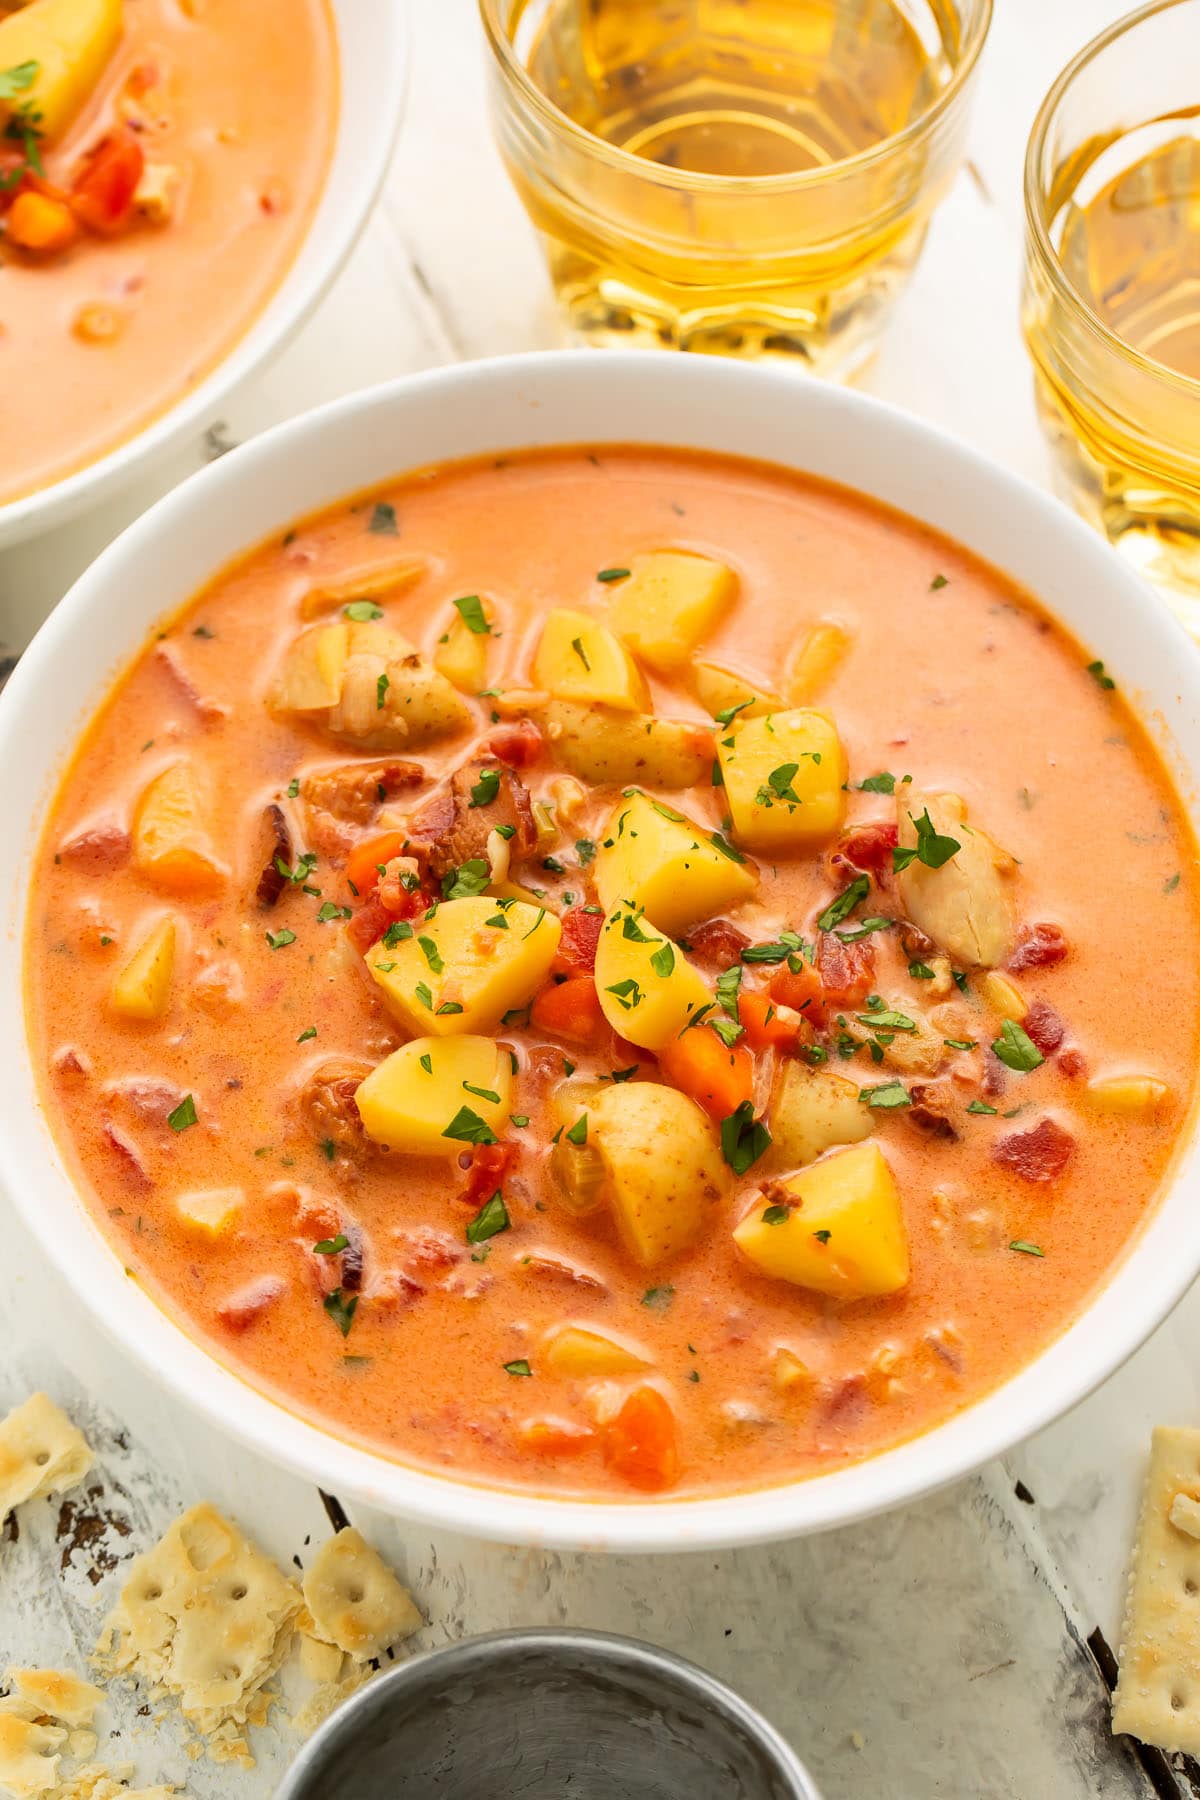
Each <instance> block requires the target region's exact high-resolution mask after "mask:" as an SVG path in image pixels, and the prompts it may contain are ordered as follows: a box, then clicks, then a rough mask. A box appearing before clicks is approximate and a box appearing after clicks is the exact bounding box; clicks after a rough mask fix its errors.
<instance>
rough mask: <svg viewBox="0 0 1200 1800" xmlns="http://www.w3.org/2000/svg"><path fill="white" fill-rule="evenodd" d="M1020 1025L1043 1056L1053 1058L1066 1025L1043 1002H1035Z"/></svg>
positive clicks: (1064, 1032) (1052, 1009) (1065, 1031)
mask: <svg viewBox="0 0 1200 1800" xmlns="http://www.w3.org/2000/svg"><path fill="white" fill-rule="evenodd" d="M1021 1023H1022V1025H1023V1026H1024V1027H1025V1033H1026V1036H1027V1037H1029V1038H1031V1039H1032V1040H1033V1042H1034V1043H1035V1044H1036V1045H1037V1047H1038V1049H1039V1050H1040V1051H1041V1053H1042V1055H1043V1056H1053V1055H1054V1052H1055V1051H1056V1050H1057V1049H1058V1047H1059V1045H1060V1044H1061V1043H1062V1041H1063V1039H1064V1038H1065V1037H1066V1035H1067V1028H1066V1025H1065V1024H1064V1023H1063V1021H1062V1019H1060V1018H1059V1016H1058V1014H1057V1013H1056V1012H1055V1010H1054V1008H1053V1007H1052V1006H1047V1004H1046V1002H1045V1001H1044V1000H1035V1001H1034V1002H1033V1005H1032V1006H1031V1007H1030V1008H1029V1011H1028V1012H1027V1013H1026V1014H1025V1017H1024V1018H1023V1019H1022V1021H1021Z"/></svg>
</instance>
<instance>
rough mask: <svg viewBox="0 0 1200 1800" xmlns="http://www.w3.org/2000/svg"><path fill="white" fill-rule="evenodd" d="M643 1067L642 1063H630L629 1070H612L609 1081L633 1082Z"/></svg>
mask: <svg viewBox="0 0 1200 1800" xmlns="http://www.w3.org/2000/svg"><path fill="white" fill-rule="evenodd" d="M641 1066H642V1065H641V1063H630V1065H629V1067H628V1068H627V1069H610V1070H609V1075H608V1079H609V1080H610V1081H632V1080H633V1078H634V1076H635V1075H636V1074H637V1072H638V1070H639V1069H640V1068H641Z"/></svg>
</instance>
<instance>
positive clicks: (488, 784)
mask: <svg viewBox="0 0 1200 1800" xmlns="http://www.w3.org/2000/svg"><path fill="white" fill-rule="evenodd" d="M499 792H500V771H499V769H481V770H480V771H479V780H478V781H477V782H476V783H475V785H474V786H473V787H472V789H471V805H472V806H490V805H491V804H492V801H493V800H494V799H495V798H496V795H497V794H498V793H499ZM510 836H511V832H510Z"/></svg>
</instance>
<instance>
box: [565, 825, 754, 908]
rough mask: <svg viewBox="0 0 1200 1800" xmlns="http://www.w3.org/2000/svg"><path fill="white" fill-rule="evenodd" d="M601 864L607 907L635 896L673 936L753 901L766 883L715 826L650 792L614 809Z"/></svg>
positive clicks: (598, 871) (600, 888) (599, 883)
mask: <svg viewBox="0 0 1200 1800" xmlns="http://www.w3.org/2000/svg"><path fill="white" fill-rule="evenodd" d="M594 868H595V876H596V891H597V893H598V895H599V897H600V904H601V905H602V906H603V908H604V910H605V912H611V910H612V908H613V907H614V906H615V905H616V903H617V901H618V900H629V901H631V902H632V903H633V905H635V906H640V907H642V908H643V909H644V911H645V913H646V917H647V918H648V919H649V920H650V921H651V923H652V924H654V925H657V926H658V927H659V929H660V930H661V931H665V932H667V933H668V934H669V935H671V936H674V935H676V934H677V933H679V932H686V931H687V928H688V927H689V925H695V924H696V923H697V922H698V921H699V920H700V919H708V918H711V917H712V915H713V913H718V912H721V911H723V910H724V909H725V908H726V907H731V906H737V905H739V904H740V903H741V901H743V900H748V899H749V898H750V896H751V894H753V893H754V890H755V888H756V887H757V886H758V878H757V876H756V874H755V872H754V870H753V868H752V867H751V866H750V865H749V864H748V863H745V862H740V863H739V862H735V861H734V860H733V858H732V857H730V856H728V855H727V854H726V853H725V851H723V850H720V849H718V848H717V845H716V844H715V843H714V842H713V836H712V829H711V827H710V826H707V825H696V824H694V823H693V822H692V820H691V819H688V818H685V817H684V815H683V814H682V813H680V812H677V811H676V810H675V808H674V807H671V806H666V805H665V804H664V803H663V802H662V801H661V800H651V799H649V798H647V796H646V795H645V794H631V795H630V796H629V798H628V799H627V800H622V801H620V802H619V804H618V805H617V806H615V807H614V808H613V811H612V815H611V817H610V818H609V821H608V825H607V827H606V828H605V831H604V833H603V835H602V837H601V838H600V841H599V845H598V848H597V850H596V861H595V865H594Z"/></svg>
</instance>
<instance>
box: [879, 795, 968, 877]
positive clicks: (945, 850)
mask: <svg viewBox="0 0 1200 1800" xmlns="http://www.w3.org/2000/svg"><path fill="white" fill-rule="evenodd" d="M908 816H909V819H910V820H911V821H912V824H913V827H914V828H915V830H916V834H917V841H916V845H915V846H906V847H905V848H904V849H899V848H897V849H895V850H893V851H892V867H893V869H907V867H908V865H909V863H911V862H922V863H924V864H925V867H926V868H927V869H940V868H942V867H943V866H944V865H945V864H946V863H948V862H949V861H950V858H951V857H952V856H957V855H958V853H959V851H960V850H961V849H962V845H961V844H960V843H959V841H958V839H957V838H952V837H946V836H943V835H941V834H939V833H938V832H937V831H936V830H935V829H934V824H933V820H932V819H931V818H930V816H929V808H928V807H926V808H925V811H924V812H923V813H922V814H921V817H920V818H919V819H914V818H913V816H912V814H911V813H909V815H908Z"/></svg>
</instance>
